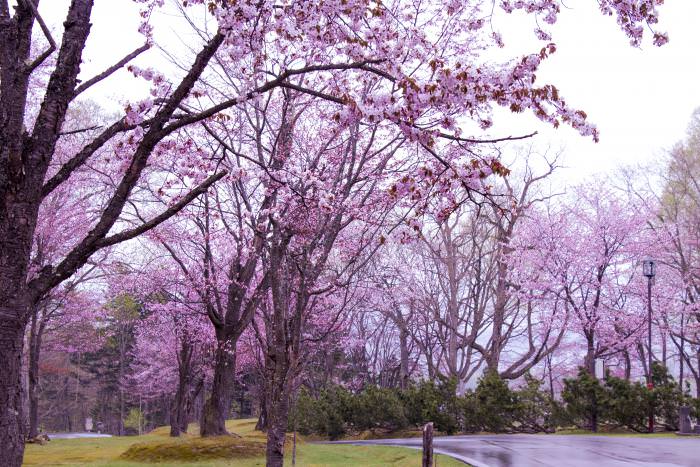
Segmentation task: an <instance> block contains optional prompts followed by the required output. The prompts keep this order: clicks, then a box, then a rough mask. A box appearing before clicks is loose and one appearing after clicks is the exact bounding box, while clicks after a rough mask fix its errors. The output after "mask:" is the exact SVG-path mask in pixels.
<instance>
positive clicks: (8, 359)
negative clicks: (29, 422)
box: [0, 304, 24, 467]
mask: <svg viewBox="0 0 700 467" xmlns="http://www.w3.org/2000/svg"><path fill="white" fill-rule="evenodd" d="M3 311H5V310H3V305H2V304H0V313H2V312H3ZM11 324H12V323H11V322H7V321H4V320H3V321H2V322H0V408H2V410H0V440H1V441H2V449H0V465H2V466H8V467H9V466H17V467H18V466H20V465H22V457H23V456H24V423H23V420H24V417H23V414H22V390H21V388H22V383H21V368H22V345H23V343H24V339H23V337H24V329H23V326H21V325H15V327H13V326H11Z"/></svg>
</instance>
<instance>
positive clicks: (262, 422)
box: [255, 394, 267, 431]
mask: <svg viewBox="0 0 700 467" xmlns="http://www.w3.org/2000/svg"><path fill="white" fill-rule="evenodd" d="M266 397H267V396H266V395H265V394H263V397H261V398H260V415H258V421H257V423H256V424H255V429H256V430H258V431H267V404H265V398H266Z"/></svg>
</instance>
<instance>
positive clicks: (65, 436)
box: [47, 433, 112, 439]
mask: <svg viewBox="0 0 700 467" xmlns="http://www.w3.org/2000/svg"><path fill="white" fill-rule="evenodd" d="M47 434H48V435H49V438H51V439H73V438H111V437H112V435H107V434H104V433H47Z"/></svg>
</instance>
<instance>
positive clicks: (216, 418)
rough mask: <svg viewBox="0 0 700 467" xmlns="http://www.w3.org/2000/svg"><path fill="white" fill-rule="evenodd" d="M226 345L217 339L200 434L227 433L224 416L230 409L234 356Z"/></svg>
mask: <svg viewBox="0 0 700 467" xmlns="http://www.w3.org/2000/svg"><path fill="white" fill-rule="evenodd" d="M227 347H228V346H227V345H226V342H222V341H219V345H218V348H217V350H216V365H215V367H214V380H213V381H212V386H211V395H210V396H209V400H207V402H206V403H205V404H204V410H203V412H202V422H201V424H200V427H199V434H200V435H201V436H220V435H225V434H228V432H227V431H226V417H227V416H228V414H229V412H230V410H231V401H232V397H233V380H234V371H235V369H236V357H235V355H234V354H233V353H231V352H230V351H229V350H228V349H227Z"/></svg>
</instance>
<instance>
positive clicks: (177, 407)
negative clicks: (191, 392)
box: [170, 379, 187, 437]
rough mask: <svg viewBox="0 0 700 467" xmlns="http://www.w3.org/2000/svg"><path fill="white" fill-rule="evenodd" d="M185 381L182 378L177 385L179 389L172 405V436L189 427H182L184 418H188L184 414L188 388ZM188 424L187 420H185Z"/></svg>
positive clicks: (178, 434)
mask: <svg viewBox="0 0 700 467" xmlns="http://www.w3.org/2000/svg"><path fill="white" fill-rule="evenodd" d="M184 384H185V382H183V381H182V379H180V382H179V383H178V386H177V391H176V392H175V398H174V399H173V403H172V406H171V407H170V436H172V437H178V436H180V433H182V432H183V431H185V432H186V431H187V427H186V426H185V429H184V430H183V429H182V425H183V418H184V419H185V420H187V419H186V418H185V417H184V416H183V414H184V413H185V398H186V395H185V391H187V388H186V387H185V386H184ZM185 425H186V422H185Z"/></svg>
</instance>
